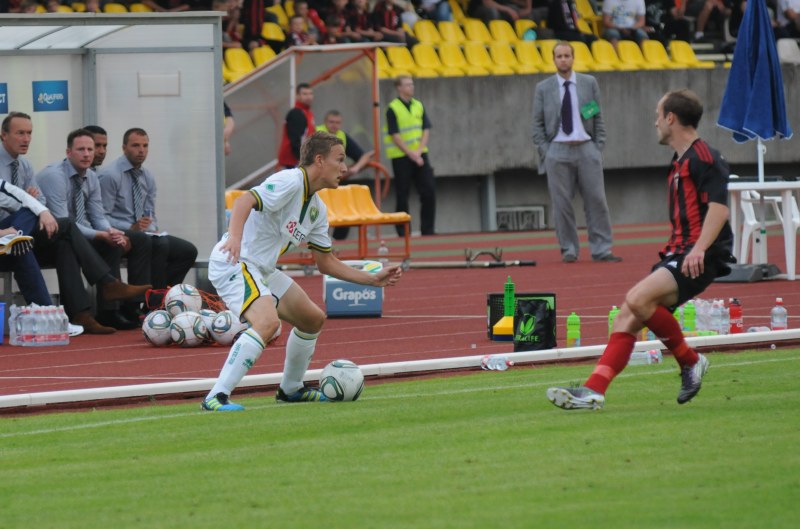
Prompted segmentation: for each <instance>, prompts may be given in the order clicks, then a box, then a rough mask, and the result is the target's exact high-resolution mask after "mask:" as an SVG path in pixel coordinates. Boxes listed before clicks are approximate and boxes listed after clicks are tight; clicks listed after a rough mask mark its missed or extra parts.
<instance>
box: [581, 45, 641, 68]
mask: <svg viewBox="0 0 800 529" xmlns="http://www.w3.org/2000/svg"><path fill="white" fill-rule="evenodd" d="M592 55H594V60H595V62H597V63H598V64H605V65H607V66H611V67H612V68H614V69H615V70H621V71H630V70H638V69H639V67H638V66H636V65H635V64H626V63H623V62H622V61H620V60H619V56H618V55H617V52H616V50H614V46H613V45H612V44H611V43H610V42H609V41H607V40H605V39H597V40H596V41H594V42H592Z"/></svg>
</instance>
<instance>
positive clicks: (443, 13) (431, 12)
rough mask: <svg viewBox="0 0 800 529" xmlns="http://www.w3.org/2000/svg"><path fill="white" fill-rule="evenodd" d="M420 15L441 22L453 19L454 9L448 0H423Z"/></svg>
mask: <svg viewBox="0 0 800 529" xmlns="http://www.w3.org/2000/svg"><path fill="white" fill-rule="evenodd" d="M419 11H420V15H422V17H423V18H427V19H428V20H435V21H436V22H441V21H443V20H446V21H450V20H453V11H452V9H450V3H449V2H448V1H447V0H422V1H421V2H420V5H419Z"/></svg>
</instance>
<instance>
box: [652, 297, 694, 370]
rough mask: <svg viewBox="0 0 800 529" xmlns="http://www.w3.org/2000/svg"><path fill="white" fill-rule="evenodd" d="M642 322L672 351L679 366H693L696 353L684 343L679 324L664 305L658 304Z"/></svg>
mask: <svg viewBox="0 0 800 529" xmlns="http://www.w3.org/2000/svg"><path fill="white" fill-rule="evenodd" d="M644 324H645V325H647V327H648V328H649V329H650V330H651V331H653V333H655V335H656V336H657V337H658V339H659V340H661V341H662V342H663V343H664V345H666V346H667V349H669V350H670V352H672V355H673V356H674V357H675V360H677V361H678V365H680V366H681V367H683V366H693V365H695V364H696V363H697V353H696V352H695V350H694V349H692V348H691V347H689V344H687V343H686V340H685V339H684V338H683V331H681V326H680V325H678V322H677V321H676V320H675V318H674V317H673V316H672V314H670V312H669V311H668V310H667V309H666V307H663V306H661V305H659V306H658V307H657V308H656V311H655V312H654V313H653V315H652V316H650V319H649V320H647V321H646V322H644Z"/></svg>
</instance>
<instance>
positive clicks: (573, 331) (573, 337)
mask: <svg viewBox="0 0 800 529" xmlns="http://www.w3.org/2000/svg"><path fill="white" fill-rule="evenodd" d="M580 345H581V319H580V317H579V316H578V315H577V314H575V313H574V312H573V313H572V314H570V315H569V316H567V347H580Z"/></svg>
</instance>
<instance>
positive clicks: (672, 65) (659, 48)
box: [642, 40, 686, 70]
mask: <svg viewBox="0 0 800 529" xmlns="http://www.w3.org/2000/svg"><path fill="white" fill-rule="evenodd" d="M642 54H643V55H644V58H645V60H646V61H647V62H649V63H650V64H657V65H659V66H660V67H661V68H663V69H664V70H679V69H683V68H686V66H685V65H683V64H678V63H677V62H674V61H673V60H671V59H670V58H669V55H667V50H666V49H665V48H664V45H663V44H661V42H659V41H657V40H645V41H643V42H642Z"/></svg>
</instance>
